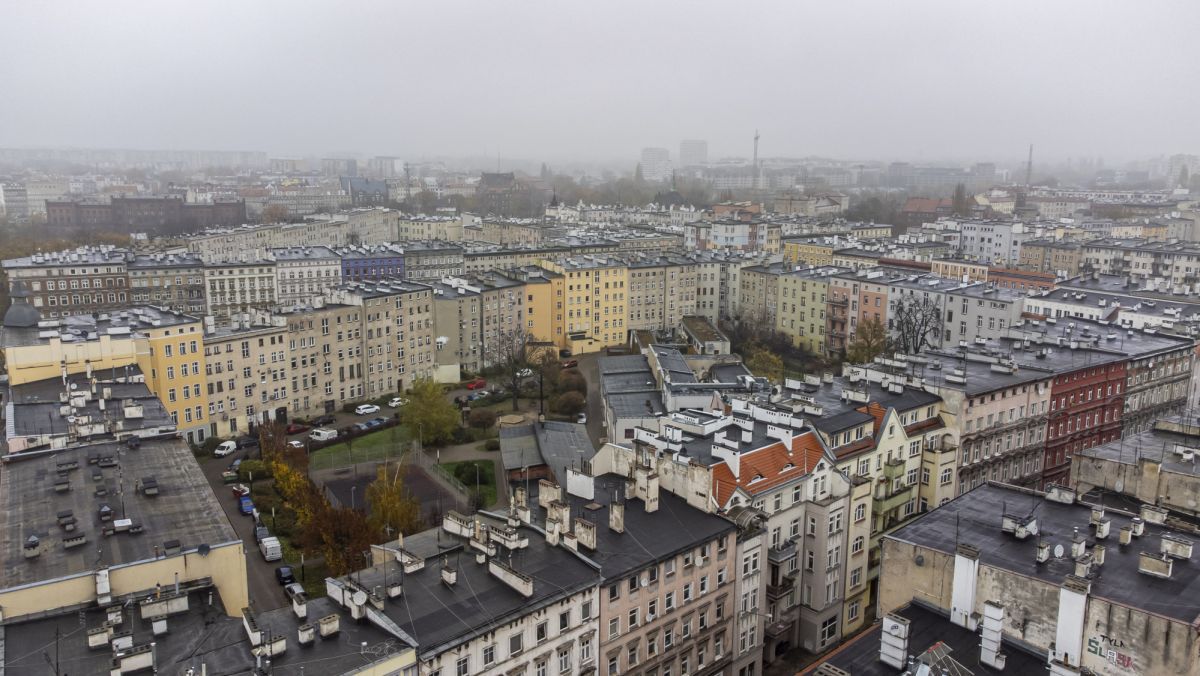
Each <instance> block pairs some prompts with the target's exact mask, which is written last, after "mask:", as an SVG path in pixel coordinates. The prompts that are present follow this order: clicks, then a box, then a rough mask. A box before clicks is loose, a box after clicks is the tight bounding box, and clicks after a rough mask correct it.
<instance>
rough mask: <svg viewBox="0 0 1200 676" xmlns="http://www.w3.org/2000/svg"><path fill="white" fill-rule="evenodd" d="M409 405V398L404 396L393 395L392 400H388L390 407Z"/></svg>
mask: <svg viewBox="0 0 1200 676" xmlns="http://www.w3.org/2000/svg"><path fill="white" fill-rule="evenodd" d="M407 405H408V400H407V399H405V398H404V397H393V398H392V400H391V401H389V402H388V408H400V407H401V406H407Z"/></svg>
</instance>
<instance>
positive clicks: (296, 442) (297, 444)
mask: <svg viewBox="0 0 1200 676" xmlns="http://www.w3.org/2000/svg"><path fill="white" fill-rule="evenodd" d="M288 448H304V442H303V441H300V440H299V439H292V440H291V441H289V442H288Z"/></svg>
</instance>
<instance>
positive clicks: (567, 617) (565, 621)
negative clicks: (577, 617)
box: [558, 610, 571, 632]
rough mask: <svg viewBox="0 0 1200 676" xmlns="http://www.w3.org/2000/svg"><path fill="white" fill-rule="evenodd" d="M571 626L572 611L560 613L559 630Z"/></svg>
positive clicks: (564, 629) (561, 630)
mask: <svg viewBox="0 0 1200 676" xmlns="http://www.w3.org/2000/svg"><path fill="white" fill-rule="evenodd" d="M570 626H571V611H569V610H568V611H565V612H562V613H559V614H558V630H559V631H560V632H563V631H566V630H567V629H568V628H570Z"/></svg>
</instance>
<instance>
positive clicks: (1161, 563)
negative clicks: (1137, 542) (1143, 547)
mask: <svg viewBox="0 0 1200 676" xmlns="http://www.w3.org/2000/svg"><path fill="white" fill-rule="evenodd" d="M1173 564H1174V561H1173V560H1172V559H1171V557H1170V556H1168V555H1167V554H1151V553H1150V552H1141V553H1140V554H1139V555H1138V572H1139V573H1145V574H1146V575H1153V576H1154V577H1161V578H1165V579H1168V580H1169V579H1171V568H1172V567H1173Z"/></svg>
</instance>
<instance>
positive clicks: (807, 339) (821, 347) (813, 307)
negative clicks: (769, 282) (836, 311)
mask: <svg viewBox="0 0 1200 676" xmlns="http://www.w3.org/2000/svg"><path fill="white" fill-rule="evenodd" d="M843 272H846V269H845V268H837V267H833V266H825V267H808V268H804V269H797V270H793V271H792V272H788V273H786V274H783V275H780V277H779V291H778V298H777V303H778V306H777V310H776V315H775V330H776V331H779V332H780V333H783V334H784V335H786V336H788V338H790V339H791V341H792V345H794V346H796V347H799V348H803V349H805V350H807V351H808V352H809V353H810V354H813V355H824V354H825V353H826V349H827V346H826V343H825V334H826V326H827V324H828V317H827V316H826V315H827V314H828V306H827V302H828V298H829V279H830V277H832V276H833V275H836V274H840V273H843Z"/></svg>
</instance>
